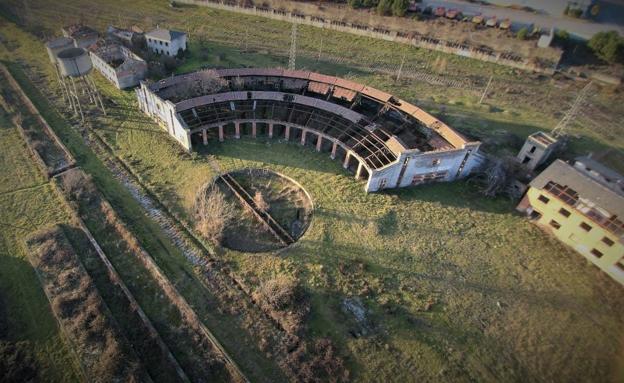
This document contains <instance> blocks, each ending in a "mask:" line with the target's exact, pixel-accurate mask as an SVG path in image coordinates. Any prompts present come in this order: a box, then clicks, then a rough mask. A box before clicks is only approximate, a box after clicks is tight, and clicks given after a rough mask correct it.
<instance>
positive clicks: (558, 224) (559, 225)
mask: <svg viewBox="0 0 624 383" xmlns="http://www.w3.org/2000/svg"><path fill="white" fill-rule="evenodd" d="M548 224H549V225H550V226H552V227H554V228H555V229H557V230H559V228H560V227H561V224H560V223H559V222H557V221H555V220H554V219H551V220H550V222H548Z"/></svg>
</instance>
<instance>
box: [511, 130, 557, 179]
mask: <svg viewBox="0 0 624 383" xmlns="http://www.w3.org/2000/svg"><path fill="white" fill-rule="evenodd" d="M557 144H558V141H557V139H556V138H554V137H552V136H550V135H549V134H546V133H544V132H536V133H533V134H531V135H530V136H529V137H528V138H527V140H526V141H525V142H524V145H523V146H522V149H520V152H519V153H518V155H517V156H516V158H517V160H518V161H519V162H520V163H521V164H523V165H524V166H526V167H527V168H528V169H529V170H535V168H537V167H538V166H540V165H542V164H543V163H544V162H546V160H547V159H548V157H549V156H550V155H551V153H552V152H553V151H554V150H555V149H556V148H557Z"/></svg>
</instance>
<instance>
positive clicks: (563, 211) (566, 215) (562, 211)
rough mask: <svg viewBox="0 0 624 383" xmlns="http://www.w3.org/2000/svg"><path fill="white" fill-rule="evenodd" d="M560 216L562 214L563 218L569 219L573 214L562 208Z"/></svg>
mask: <svg viewBox="0 0 624 383" xmlns="http://www.w3.org/2000/svg"><path fill="white" fill-rule="evenodd" d="M559 214H561V215H562V216H564V217H566V218H567V217H569V216H570V214H571V213H570V212H569V211H567V210H566V209H564V208H561V209H559Z"/></svg>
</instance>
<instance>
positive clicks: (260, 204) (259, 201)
mask: <svg viewBox="0 0 624 383" xmlns="http://www.w3.org/2000/svg"><path fill="white" fill-rule="evenodd" d="M253 201H254V203H255V204H256V207H257V208H258V209H260V210H262V211H264V212H266V211H268V210H269V207H270V206H269V203H268V202H267V201H266V200H265V199H264V196H263V195H262V193H261V192H260V191H257V192H256V194H255V195H254V198H253Z"/></svg>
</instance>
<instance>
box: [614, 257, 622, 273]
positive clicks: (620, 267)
mask: <svg viewBox="0 0 624 383" xmlns="http://www.w3.org/2000/svg"><path fill="white" fill-rule="evenodd" d="M615 266H617V268H618V269H620V271H624V258H622V259H620V260H619V261H617V263H616V264H615Z"/></svg>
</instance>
